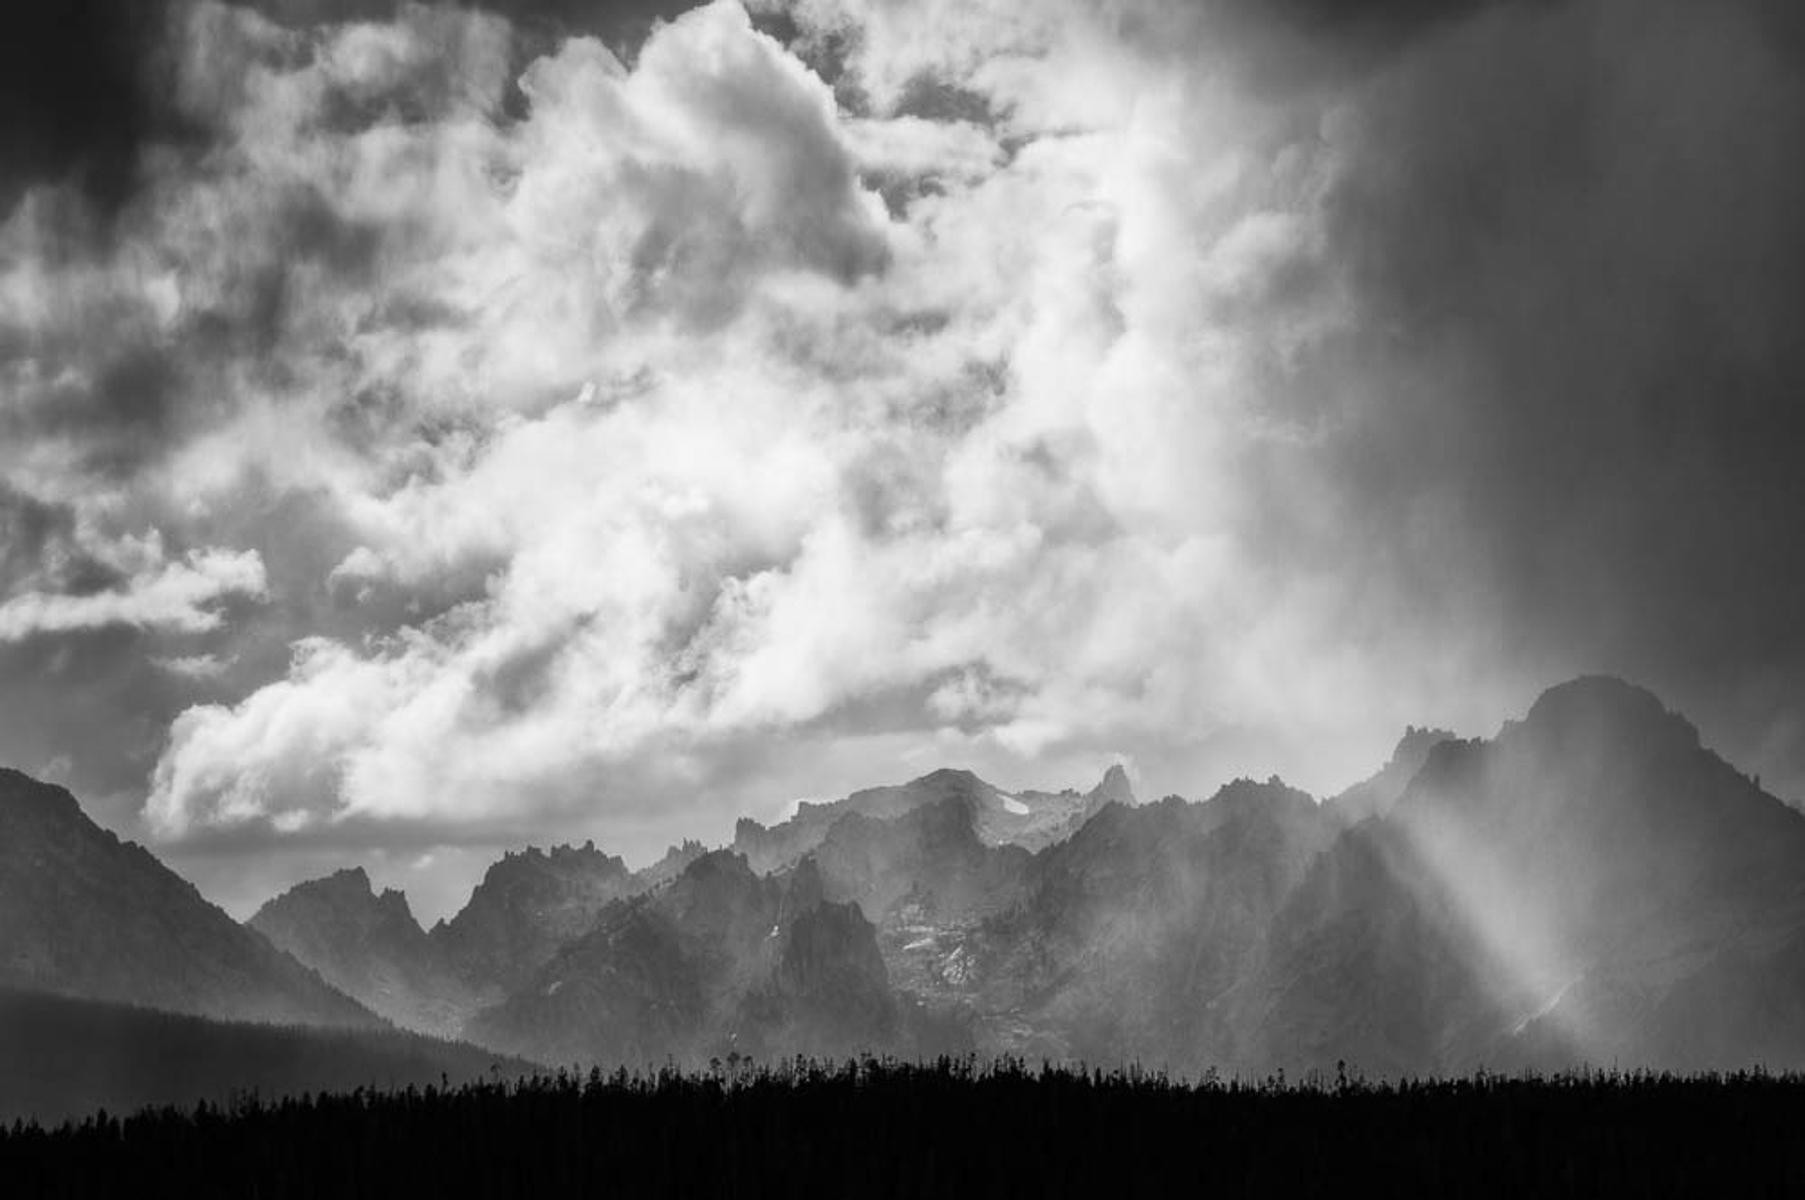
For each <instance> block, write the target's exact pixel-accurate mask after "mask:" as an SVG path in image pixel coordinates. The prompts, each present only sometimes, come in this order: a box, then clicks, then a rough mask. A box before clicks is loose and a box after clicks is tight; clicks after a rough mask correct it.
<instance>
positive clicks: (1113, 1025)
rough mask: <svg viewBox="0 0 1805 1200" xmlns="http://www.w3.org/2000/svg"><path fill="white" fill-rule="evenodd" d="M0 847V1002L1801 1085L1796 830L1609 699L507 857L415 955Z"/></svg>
mask: <svg viewBox="0 0 1805 1200" xmlns="http://www.w3.org/2000/svg"><path fill="white" fill-rule="evenodd" d="M0 835H3V840H0V913H4V914H5V915H6V917H7V922H6V924H5V926H4V928H3V929H0V984H5V985H7V986H11V987H15V988H20V987H29V988H34V989H38V990H42V991H52V992H56V993H58V994H61V995H66V996H83V997H93V998H99V999H112V1000H119V999H130V1000H133V1001H136V1002H139V1003H142V1004H146V1005H151V1006H154V1007H159V1008H167V1009H171V1010H175V1011H180V1012H189V1013H198V1014H201V1015H204V1016H210V1017H216V1018H248V1019H256V1020H279V1021H289V1022H304V1023H309V1024H318V1025H338V1026H352V1027H360V1026H361V1027H368V1026H370V1025H372V1024H381V1023H383V1022H393V1023H394V1024H395V1025H398V1026H401V1027H403V1028H406V1029H411V1030H416V1031H420V1032H424V1033H429V1034H434V1035H438V1036H441V1037H453V1036H455V1037H460V1038H463V1039H465V1040H467V1041H469V1042H473V1043H475V1044H477V1045H479V1046H482V1047H486V1048H488V1049H490V1050H492V1051H495V1052H498V1053H506V1054H513V1055H518V1056H520V1058H522V1059H526V1060H532V1061H536V1062H540V1063H550V1064H567V1063H584V1064H587V1063H595V1064H604V1065H611V1064H620V1063H625V1064H642V1063H647V1062H665V1061H678V1062H688V1063H701V1062H706V1061H707V1060H709V1059H710V1058H715V1057H721V1056H726V1055H730V1054H734V1053H739V1054H745V1055H751V1056H755V1057H775V1056H781V1055H789V1054H795V1053H808V1054H828V1055H840V1054H847V1053H854V1052H859V1051H876V1052H882V1053H892V1054H898V1055H922V1054H938V1053H964V1052H974V1053H979V1054H1014V1055H1021V1056H1026V1057H1030V1058H1037V1057H1046V1058H1054V1059H1060V1060H1085V1061H1090V1062H1109V1063H1115V1062H1123V1061H1139V1062H1142V1063H1146V1064H1161V1065H1164V1066H1167V1067H1170V1068H1173V1069H1175V1070H1179V1071H1183V1072H1186V1073H1201V1072H1205V1071H1208V1070H1210V1069H1212V1068H1215V1069H1220V1070H1223V1071H1229V1072H1239V1073H1256V1072H1265V1071H1269V1070H1273V1069H1278V1068H1284V1069H1287V1070H1294V1071H1302V1070H1309V1069H1312V1068H1321V1069H1333V1068H1334V1067H1335V1066H1336V1064H1338V1063H1346V1064H1348V1065H1350V1066H1351V1067H1354V1068H1356V1069H1359V1070H1363V1071H1366V1072H1368V1073H1370V1074H1385V1075H1401V1074H1422V1073H1456V1072H1464V1071H1470V1070H1473V1069H1475V1068H1480V1067H1484V1068H1489V1069H1500V1070H1506V1069H1517V1068H1553V1067H1561V1066H1568V1065H1575V1064H1579V1063H1599V1064H1612V1063H1615V1064H1621V1065H1635V1066H1650V1067H1675V1068H1699V1067H1734V1066H1744V1065H1752V1064H1757V1063H1759V1064H1764V1065H1768V1066H1773V1067H1800V1066H1805V816H1802V815H1801V814H1800V813H1798V812H1796V811H1795V810H1793V809H1791V808H1789V807H1788V806H1787V805H1785V804H1784V803H1782V802H1781V801H1780V800H1778V799H1776V798H1775V797H1773V796H1771V795H1768V794H1767V793H1765V792H1763V791H1762V790H1761V789H1760V788H1759V786H1758V785H1757V784H1756V783H1755V782H1754V781H1753V780H1752V779H1750V778H1749V777H1747V776H1745V775H1744V774H1743V773H1742V772H1740V771H1738V770H1736V769H1735V768H1734V767H1732V766H1730V765H1729V764H1727V763H1726V762H1724V761H1723V760H1722V759H1721V758H1719V757H1718V756H1717V755H1715V754H1714V753H1712V752H1711V751H1710V750H1708V749H1706V748H1705V747H1704V746H1702V745H1701V743H1700V739H1699V735H1698V732H1697V730H1696V729H1695V728H1694V727H1693V726H1692V725H1691V724H1690V723H1689V722H1687V721H1686V720H1685V719H1684V718H1683V717H1681V716H1679V715H1677V714H1675V713H1673V712H1670V711H1669V710H1668V709H1667V708H1666V707H1665V706H1664V705H1663V704H1662V703H1661V702H1660V701H1659V700H1658V699H1657V698H1656V697H1654V696H1653V695H1652V694H1650V693H1648V692H1647V691H1645V690H1642V689H1640V688H1637V687H1635V686H1633V685H1630V684H1627V683H1624V682H1622V681H1619V680H1615V679H1610V678H1604V677H1587V678H1582V679H1578V680H1574V681H1572V682H1570V683H1566V684H1562V685H1560V686H1558V687H1555V688H1553V689H1550V690H1549V691H1548V692H1546V693H1544V694H1543V695H1542V696H1541V697H1540V698H1539V699H1538V700H1537V701H1536V703H1535V704H1534V705H1533V706H1532V707H1531V708H1530V710H1529V712H1528V713H1527V714H1526V715H1525V716H1524V718H1523V719H1522V720H1520V721H1513V722H1510V723H1507V724H1506V725H1505V727H1504V728H1503V729H1502V730H1501V731H1500V732H1499V733H1498V734H1497V736H1495V737H1493V738H1491V739H1488V740H1463V739H1460V738H1457V737H1454V736H1452V735H1450V734H1448V733H1446V732H1445V731H1441V730H1434V729H1417V728H1412V729H1409V730H1407V731H1406V733H1405V735H1404V737H1403V739H1402V740H1401V741H1400V743H1399V745H1398V747H1397V750H1396V751H1395V753H1394V754H1393V756H1392V757H1391V759H1390V760H1389V761H1388V762H1387V763H1386V764H1384V765H1383V766H1382V767H1381V768H1380V769H1379V770H1378V771H1377V772H1376V773H1375V774H1374V775H1373V776H1372V777H1371V778H1369V779H1367V780H1365V781H1363V782H1361V783H1358V784H1356V785H1354V786H1353V787H1351V788H1349V789H1347V790H1346V791H1344V792H1343V793H1341V794H1340V795H1337V796H1334V797H1331V798H1329V799H1326V800H1323V801H1318V800H1316V799H1314V798H1312V797H1311V796H1309V795H1306V794H1305V793H1303V792H1301V791H1298V790H1296V789H1294V788H1291V787H1289V786H1287V785H1286V784H1284V783H1283V782H1282V781H1280V780H1278V779H1276V778H1273V779H1268V780H1266V781H1264V782H1256V781H1253V780H1245V779H1243V780H1236V781H1233V782H1231V783H1229V784H1227V785H1226V786H1223V787H1221V788H1220V789H1218V790H1217V791H1216V792H1215V793H1214V794H1213V795H1212V796H1210V797H1209V798H1208V799H1206V800H1203V801H1200V802H1192V801H1187V800H1184V799H1181V798H1178V797H1167V798H1165V799H1162V800H1159V801H1156V802H1152V803H1140V802H1138V801H1137V799H1136V797H1135V796H1134V793H1133V790H1132V788H1131V787H1130V785H1129V780H1128V777H1127V775H1126V773H1125V772H1124V771H1123V770H1122V769H1121V768H1120V767H1116V768H1112V769H1111V770H1110V771H1109V772H1108V773H1107V774H1106V775H1105V776H1104V778H1103V779H1102V780H1101V781H1100V782H1099V783H1098V784H1097V785H1096V786H1094V787H1091V788H1089V789H1085V790H1078V789H1069V790H1066V791H1063V792H1037V791H1020V792H1009V791H1005V790H1003V789H1001V788H999V787H996V786H995V785H992V784H990V783H987V782H985V781H984V780H982V779H980V778H978V777H977V776H975V775H973V774H971V773H970V772H966V771H957V770H941V771H935V772H932V773H930V774H928V775H924V776H922V777H920V778H918V779H915V780H912V781H910V782H907V783H903V784H899V785H894V786H887V787H878V788H871V789H867V790H864V791H859V792H854V793H852V794H851V795H849V796H847V797H845V798H843V799H841V800H837V801H832V802H829V803H804V804H801V805H799V806H798V808H797V810H796V812H795V814H794V815H793V816H791V817H790V818H789V819H787V820H785V821H782V822H778V823H776V824H774V825H770V826H766V825H763V824H760V823H758V822H755V821H751V820H741V821H740V822H739V823H738V825H737V826H736V828H735V830H734V836H733V840H732V842H731V843H730V844H729V845H728V846H725V847H722V848H719V849H713V850H710V849H706V848H704V847H703V846H701V845H699V844H697V843H694V842H690V843H686V844H684V845H683V846H680V847H673V848H672V850H671V852H670V853H669V854H668V855H667V856H666V857H665V858H664V859H663V860H661V861H660V862H659V863H657V864H654V865H653V866H650V867H647V868H645V869H643V870H639V871H634V870H631V869H629V868H628V866H627V865H626V863H625V862H623V861H622V860H621V859H620V858H618V857H615V856H613V855H610V854H607V853H605V852H603V851H601V850H598V849H596V847H595V846H594V845H592V844H591V845H584V846H582V847H556V848H553V849H551V850H549V851H545V850H538V849H527V850H525V851H522V852H520V853H511V854H508V855H506V856H505V857H504V858H502V859H501V860H500V861H498V862H496V863H495V864H494V865H493V866H492V867H491V868H490V869H489V871H488V872H487V874H486V875H485V876H484V878H483V880H482V882H481V883H480V884H478V886H477V887H476V888H475V890H474V891H473V893H472V895H471V898H470V901H469V903H468V904H467V905H466V906H465V907H464V908H463V909H462V910H461V911H460V912H458V913H457V914H456V915H455V916H453V917H452V918H451V919H450V920H448V921H444V922H440V923H438V924H437V925H435V926H433V927H432V928H431V929H426V928H423V927H422V926H421V925H420V923H419V922H418V921H416V920H415V919H414V916H413V914H412V913H411V911H410V910H409V908H408V905H407V901H406V898H405V897H404V896H402V895H401V894H400V893H398V892H394V891H384V892H380V893H379V892H377V891H376V890H375V889H374V888H373V887H372V885H371V882H370V880H369V878H368V876H367V875H366V874H365V873H364V872H363V871H361V870H357V869H352V870H347V871H341V872H338V873H336V874H334V875H331V876H328V877H326V878H324V879H319V880H314V881H311V882H308V883H304V884H301V885H300V886H298V887H295V888H293V889H291V890H289V891H287V892H285V893H284V894H282V895H281V896H278V897H275V898H274V899H272V900H271V901H270V902H269V903H267V904H266V905H264V906H263V908H262V909H260V910H259V911H258V912H257V914H256V915H255V916H254V917H252V918H251V920H250V921H249V922H248V923H247V924H246V925H244V926H240V925H237V924H235V923H233V922H232V921H231V920H230V918H228V917H226V915H225V914H224V913H223V912H220V911H219V910H218V909H216V908H213V907H212V906H211V905H209V904H207V902H206V901H205V900H204V899H202V898H201V897H200V896H199V894H198V893H196V892H195V891H194V889H193V888H191V887H189V886H188V885H186V884H185V883H183V882H182V881H181V880H179V879H178V878H177V877H176V876H174V875H173V874H172V873H170V872H168V871H167V870H166V869H165V868H163V867H162V866H161V865H160V864H158V863H157V862H156V860H155V859H154V858H153V857H152V856H151V855H150V854H149V853H148V852H146V851H144V850H143V849H141V848H139V847H136V846H132V845H130V844H128V843H121V842H119V841H118V840H117V839H115V838H113V837H112V835H110V834H106V833H104V832H102V831H100V830H99V829H98V827H95V826H94V825H93V824H92V823H91V822H89V821H88V820H87V819H86V818H85V817H84V816H82V814H81V813H80V810H79V807H78V806H77V805H76V803H75V801H74V800H73V798H71V797H69V796H68V794H67V793H66V792H62V791H61V790H60V789H56V788H53V787H49V786H47V785H43V784H38V783H34V782H32V781H30V780H27V779H26V778H25V777H24V776H20V775H17V774H16V773H11V772H8V773H5V774H3V775H0Z"/></svg>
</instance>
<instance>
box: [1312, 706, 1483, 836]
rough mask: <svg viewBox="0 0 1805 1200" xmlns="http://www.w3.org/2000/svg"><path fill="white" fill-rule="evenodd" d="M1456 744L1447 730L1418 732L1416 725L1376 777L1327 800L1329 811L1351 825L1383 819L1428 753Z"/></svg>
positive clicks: (1420, 767) (1414, 775)
mask: <svg viewBox="0 0 1805 1200" xmlns="http://www.w3.org/2000/svg"><path fill="white" fill-rule="evenodd" d="M1452 740H1454V735H1453V734H1451V733H1449V732H1448V731H1447V730H1445V729H1429V728H1423V729H1419V728H1417V727H1416V726H1415V725H1411V726H1408V727H1407V728H1406V729H1405V730H1404V736H1403V737H1402V738H1401V739H1400V740H1399V741H1398V745H1397V749H1395V750H1393V751H1392V752H1391V759H1390V761H1388V762H1387V763H1386V764H1385V765H1384V766H1383V767H1381V768H1379V770H1378V772H1377V773H1376V774H1374V775H1371V776H1369V777H1367V778H1366V779H1363V780H1361V781H1360V782H1359V783H1356V784H1355V785H1354V786H1353V787H1350V788H1348V789H1347V790H1346V791H1344V792H1342V793H1341V794H1339V795H1336V796H1331V797H1330V798H1329V800H1328V806H1329V809H1330V810H1331V811H1332V812H1334V813H1335V814H1336V815H1338V816H1339V817H1341V819H1342V820H1343V821H1345V822H1346V823H1347V824H1349V825H1354V824H1357V823H1359V822H1361V821H1364V820H1366V818H1368V817H1377V816H1383V815H1385V814H1386V813H1388V812H1390V811H1391V806H1392V805H1394V804H1396V803H1397V802H1398V798H1399V797H1400V796H1402V795H1403V794H1404V790H1405V789H1406V788H1408V787H1409V786H1410V781H1411V780H1412V779H1415V778H1416V773H1417V772H1418V771H1420V770H1422V769H1423V764H1424V763H1425V762H1427V761H1428V760H1429V752H1430V751H1431V750H1433V749H1435V747H1437V746H1439V745H1440V744H1441V743H1443V742H1446V741H1452Z"/></svg>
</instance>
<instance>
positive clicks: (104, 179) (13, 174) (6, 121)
mask: <svg viewBox="0 0 1805 1200" xmlns="http://www.w3.org/2000/svg"><path fill="white" fill-rule="evenodd" d="M233 2H235V3H240V4H242V5H243V6H244V7H251V8H255V9H257V10H258V11H260V12H262V13H264V14H265V15H267V16H269V17H271V18H272V19H274V20H276V21H278V22H280V23H283V24H286V25H290V26H293V27H296V28H308V27H311V26H314V25H317V24H320V23H322V22H329V21H350V20H386V19H390V18H393V17H394V16H395V14H396V13H397V12H399V11H400V10H401V9H402V8H404V7H406V6H407V0H233ZM184 7H185V5H184V3H183V0H33V2H31V3H26V4H20V5H15V6H14V7H13V9H12V11H9V12H8V14H7V16H6V20H5V27H4V32H3V35H0V212H7V211H10V210H11V209H12V207H13V205H14V204H16V203H17V202H18V199H19V197H20V196H21V195H22V194H23V193H24V192H25V191H26V189H28V188H30V187H32V186H34V185H37V184H43V183H67V184H71V185H74V186H75V187H76V188H78V189H79V190H80V191H81V192H82V193H83V194H85V195H86V196H87V197H88V198H89V199H90V200H91V201H93V202H94V203H95V204H96V205H97V206H98V207H99V208H100V209H102V210H103V211H104V212H109V213H110V212H113V211H115V210H117V209H118V208H119V207H120V206H121V205H123V204H124V203H125V202H126V201H128V200H129V199H130V198H131V197H132V196H133V195H134V194H135V192H136V191H137V188H138V185H139V183H140V181H141V172H142V166H143V156H144V152H145V150H146V149H147V148H148V147H149V146H151V145H157V144H181V145H188V146H190V147H193V146H194V145H196V144H198V143H204V133H203V131H202V130H200V129H197V128H196V127H195V126H194V125H193V124H192V123H191V122H189V121H187V120H185V119H184V118H183V117H182V115H181V114H180V113H179V112H178V111H177V110H176V108H175V106H174V105H173V104H172V102H171V97H172V96H173V95H174V87H173V83H174V75H173V70H174V64H173V60H172V58H171V55H170V53H169V49H170V44H169V33H170V24H171V20H172V18H176V17H178V16H179V15H180V13H181V12H182V11H183V9H184ZM451 7H461V8H469V9H477V10H481V11H487V12H493V13H496V14H498V15H500V16H503V17H506V18H508V19H509V20H510V21H512V22H514V23H515V24H516V26H517V32H518V36H519V38H520V42H521V47H522V51H523V53H526V54H534V53H538V52H539V51H541V50H543V49H546V48H549V47H550V46H552V45H554V44H555V42H556V41H557V39H558V38H560V37H561V36H564V35H567V34H571V33H582V34H589V35H592V36H596V37H601V38H603V39H604V40H605V41H607V42H608V43H609V44H610V45H612V46H615V47H616V48H619V49H623V50H626V51H629V52H630V51H632V50H633V49H635V48H637V46H638V45H639V43H640V42H642V41H644V40H645V37H646V35H647V34H648V33H649V32H650V31H651V29H652V26H653V25H654V24H655V23H656V22H657V21H659V20H661V19H663V20H668V19H670V18H671V17H674V16H676V15H677V14H678V13H681V12H683V11H685V10H687V9H689V8H692V7H694V5H693V3H691V2H690V0H613V2H610V0H596V2H588V0H494V2H492V3H486V4H457V5H451Z"/></svg>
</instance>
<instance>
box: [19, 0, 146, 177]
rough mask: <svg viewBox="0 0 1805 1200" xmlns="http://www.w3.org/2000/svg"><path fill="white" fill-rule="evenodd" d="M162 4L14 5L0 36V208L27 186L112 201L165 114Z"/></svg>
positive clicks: (116, 0)
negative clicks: (51, 186)
mask: <svg viewBox="0 0 1805 1200" xmlns="http://www.w3.org/2000/svg"><path fill="white" fill-rule="evenodd" d="M170 10H171V4H170V2H169V0H56V2H54V3H27V4H20V5H14V6H12V9H11V10H10V11H9V12H8V13H7V16H6V19H5V28H4V31H3V32H0V211H8V210H10V209H11V208H12V206H13V204H14V203H15V202H16V201H17V199H18V197H19V195H20V193H21V192H23V191H24V189H26V188H27V187H29V186H31V185H32V184H34V183H38V182H42V181H47V180H54V181H69V182H73V183H76V184H77V185H79V186H81V187H82V188H83V189H84V190H85V191H86V192H87V193H88V194H89V195H90V196H92V197H93V198H94V199H96V200H97V201H99V202H101V203H102V204H103V205H114V204H117V203H118V202H120V201H121V200H122V199H123V198H124V197H125V196H127V195H128V194H129V193H130V192H131V190H132V188H133V186H134V183H135V179H136V173H137V166H138V150H139V148H140V146H141V145H142V144H143V143H144V142H145V140H146V139H147V138H149V137H151V136H152V135H153V134H154V133H156V132H158V131H159V129H160V128H161V127H162V125H163V122H164V121H165V119H166V116H167V114H166V113H165V111H164V110H163V106H162V105H161V104H160V103H159V100H158V97H159V95H161V94H163V93H165V92H166V91H167V89H166V88H162V87H160V86H159V84H160V82H162V81H163V79H164V73H165V72H166V71H167V70H168V60H167V59H166V58H165V57H164V56H163V55H162V54H161V51H160V48H161V46H162V44H163V41H164V38H163V33H164V29H165V25H166V22H167V20H168V16H169V13H170Z"/></svg>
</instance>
